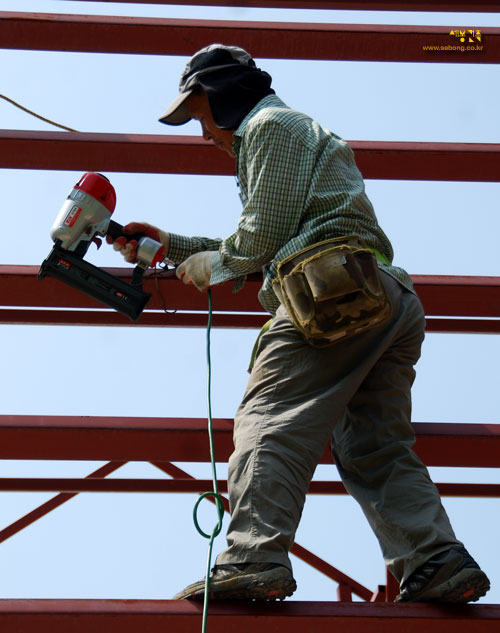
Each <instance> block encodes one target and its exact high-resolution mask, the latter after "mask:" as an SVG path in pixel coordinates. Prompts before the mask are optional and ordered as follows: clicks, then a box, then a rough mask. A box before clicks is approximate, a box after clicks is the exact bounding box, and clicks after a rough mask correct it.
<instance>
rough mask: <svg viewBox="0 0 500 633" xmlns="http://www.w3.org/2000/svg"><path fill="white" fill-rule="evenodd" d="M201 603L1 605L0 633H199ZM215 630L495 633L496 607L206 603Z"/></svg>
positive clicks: (498, 621)
mask: <svg viewBox="0 0 500 633" xmlns="http://www.w3.org/2000/svg"><path fill="white" fill-rule="evenodd" d="M202 609H203V604H202V603H200V602H196V601H191V600H0V629H1V631H2V633H19V632H20V631H22V633H45V631H47V632H48V631H50V633H88V632H89V631H95V633H109V632H110V631H120V633H144V631H147V632H148V633H165V631H175V633H198V632H199V630H200V623H201V615H202ZM208 626H209V627H210V630H213V631H238V633H255V630H256V628H258V629H260V630H262V631H272V632H273V633H299V632H303V631H314V633H331V631H356V633H373V632H374V631H384V633H401V632H402V631H404V633H421V631H422V630H425V631H426V633H443V631H453V633H498V630H499V626H500V606H499V605H491V604H484V605H483V604H481V605H465V606H461V605H451V606H445V605H433V604H411V603H408V604H390V603H383V602H372V603H359V602H300V601H288V602H286V601H285V602H283V603H277V604H276V603H259V602H246V601H232V602H219V601H217V602H211V603H210V609H209V616H208Z"/></svg>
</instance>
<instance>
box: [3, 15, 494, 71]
mask: <svg viewBox="0 0 500 633" xmlns="http://www.w3.org/2000/svg"><path fill="white" fill-rule="evenodd" d="M451 26H457V25H451ZM459 26H460V25H459ZM450 28H451V27H443V26H407V25H404V26H399V25H396V26H394V25H366V24H317V23H309V24H305V23H304V24H300V23H293V22H289V23H286V22H250V21H248V22H231V21H223V20H179V19H168V18H167V19H165V18H142V17H141V18H137V17H118V16H117V17H115V16H93V15H57V14H50V13H21V12H10V11H4V12H2V13H0V46H1V47H2V48H10V49H25V50H26V49H28V50H48V51H73V52H92V53H134V54H145V55H192V54H193V53H194V52H195V51H196V50H198V49H200V48H202V47H203V46H206V45H207V44H209V43H211V42H235V43H237V44H238V45H240V46H242V47H243V48H246V49H247V50H249V51H250V52H251V53H252V55H253V56H254V57H256V58H266V57H267V58H269V57H271V58H278V59H316V60H349V61H392V62H394V61H398V62H438V63H498V62H500V28H496V27H480V30H481V33H482V42H481V44H480V45H482V47H483V48H482V50H480V51H468V52H464V53H460V52H456V51H439V52H429V51H427V50H424V49H423V47H424V46H440V45H443V46H446V45H452V46H453V45H456V44H457V41H458V40H456V39H455V38H454V36H450V35H449V32H450ZM478 28H479V27H478Z"/></svg>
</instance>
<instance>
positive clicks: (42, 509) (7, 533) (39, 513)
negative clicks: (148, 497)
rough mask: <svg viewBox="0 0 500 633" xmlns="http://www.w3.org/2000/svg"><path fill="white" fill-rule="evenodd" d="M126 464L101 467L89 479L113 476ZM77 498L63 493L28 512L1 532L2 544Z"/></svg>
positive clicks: (109, 464)
mask: <svg viewBox="0 0 500 633" xmlns="http://www.w3.org/2000/svg"><path fill="white" fill-rule="evenodd" d="M124 463H125V462H109V463H108V464H104V466H101V467H100V468H98V469H97V470H95V471H94V472H93V473H91V474H90V475H89V476H88V477H89V478H91V477H92V478H96V477H106V476H107V475H109V474H111V473H112V472H114V471H115V470H118V468H120V467H121V466H123V465H124ZM75 496H76V493H61V494H59V495H57V496H56V497H53V498H52V499H49V500H48V501H46V502H45V503H42V505H41V506H38V508H35V509H34V510H32V511H31V512H28V514H25V515H24V516H23V517H21V518H20V519H18V520H17V521H14V523H12V524H11V525H9V526H7V527H6V528H4V529H3V530H0V543H3V542H4V541H6V540H7V539H8V538H10V537H11V536H14V534H17V533H18V532H20V531H21V530H23V529H24V528H25V527H28V525H31V524H32V523H34V522H35V521H38V519H40V518H41V517H43V516H45V515H46V514H48V513H49V512H52V510H55V509H56V508H58V507H59V506H61V505H62V504H63V503H66V501H69V500H70V499H72V498H73V497H75Z"/></svg>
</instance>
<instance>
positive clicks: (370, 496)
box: [114, 44, 489, 602]
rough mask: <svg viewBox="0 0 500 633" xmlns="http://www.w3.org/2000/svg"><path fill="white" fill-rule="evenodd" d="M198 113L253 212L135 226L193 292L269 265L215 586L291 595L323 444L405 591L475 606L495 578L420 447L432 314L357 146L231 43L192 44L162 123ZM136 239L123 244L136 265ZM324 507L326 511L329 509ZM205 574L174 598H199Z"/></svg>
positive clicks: (216, 590) (228, 593)
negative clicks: (420, 372)
mask: <svg viewBox="0 0 500 633" xmlns="http://www.w3.org/2000/svg"><path fill="white" fill-rule="evenodd" d="M191 119H196V120H198V121H200V123H201V127H202V131H203V137H204V139H206V140H208V141H212V142H213V143H214V144H215V145H216V146H217V147H218V148H219V149H221V150H223V151H225V152H227V153H228V154H230V155H231V156H233V157H234V159H235V161H236V172H237V178H238V182H239V188H240V197H241V201H242V204H243V211H242V214H241V217H240V219H239V222H238V225H237V227H236V230H235V231H234V233H232V234H231V235H230V236H229V237H227V238H225V239H209V238H200V237H193V238H189V237H185V236H180V235H175V234H172V233H167V232H164V231H161V230H160V229H157V228H156V227H153V226H150V225H148V224H146V223H131V224H130V225H128V227H126V231H128V232H129V233H133V232H137V231H139V232H142V233H144V234H146V235H150V236H151V237H153V238H155V239H157V240H159V241H161V242H162V243H163V244H164V245H165V247H166V253H167V257H168V260H169V261H170V262H173V263H174V264H176V265H178V267H177V276H178V277H179V278H180V279H182V281H183V282H184V283H192V284H194V286H196V288H197V289H198V290H200V291H202V290H205V289H206V288H208V287H209V286H211V285H215V284H220V283H223V282H226V281H230V280H233V284H234V289H235V290H238V289H239V288H241V286H242V285H243V283H244V278H245V275H247V274H248V273H253V272H256V271H261V270H262V271H263V285H262V288H261V290H260V292H259V300H260V302H261V304H262V306H263V307H264V308H265V309H266V310H268V311H269V312H270V313H271V314H272V315H273V319H272V321H271V325H270V327H269V328H268V329H267V331H265V332H263V333H262V334H261V336H260V338H259V339H258V342H257V345H256V349H255V359H254V365H253V369H252V372H251V375H250V379H249V383H248V387H247V390H246V392H245V395H244V398H243V401H242V403H241V405H240V407H239V409H238V412H237V414H236V416H235V422H234V447H235V448H234V453H233V454H232V456H231V458H230V460H229V476H228V487H229V495H230V504H231V514H232V516H231V521H230V524H229V528H228V533H227V549H226V550H225V551H224V552H222V553H221V554H220V555H219V556H218V557H217V560H216V564H215V566H214V568H213V570H212V573H211V576H210V591H211V596H212V597H213V598H220V599H257V600H273V599H283V598H285V597H286V596H290V595H292V593H293V592H294V590H295V588H296V583H295V580H294V578H293V575H292V568H291V563H290V560H289V555H288V553H289V550H290V548H291V546H292V544H293V541H294V536H295V532H296V529H297V526H298V523H299V520H300V516H301V512H302V508H303V504H304V500H305V494H306V492H307V489H308V485H309V482H310V480H311V478H312V476H313V473H314V470H315V468H316V465H317V464H318V462H319V460H320V458H321V456H322V453H323V451H324V448H325V445H326V444H327V443H328V442H331V450H332V453H333V456H334V458H335V463H336V465H337V468H338V470H339V473H340V475H341V477H342V481H343V482H344V485H345V487H346V489H347V491H348V492H349V493H350V494H351V495H352V496H353V497H354V498H355V499H356V500H357V501H358V502H359V504H360V505H361V508H362V509H363V512H364V513H365V515H366V517H367V519H368V521H369V523H370V525H371V527H372V529H373V531H374V532H375V534H376V536H377V538H378V541H379V543H380V547H381V549H382V553H383V556H384V559H385V562H386V565H387V566H388V568H389V569H390V571H391V572H392V574H393V575H394V576H395V578H396V579H397V580H398V581H399V582H400V593H399V595H398V596H397V598H396V601H400V602H422V601H440V602H469V601H476V600H477V599H478V598H480V597H481V596H483V595H484V594H485V593H486V592H487V591H488V589H489V581H488V578H487V576H486V575H485V574H484V572H483V571H481V569H480V568H479V566H478V565H477V563H476V562H475V561H474V560H473V558H472V557H471V556H470V555H469V554H468V552H467V550H466V549H465V548H464V546H463V545H462V543H461V542H460V541H458V540H457V538H456V536H455V534H454V532H453V529H452V527H451V525H450V522H449V519H448V517H447V515H446V513H445V510H444V509H443V507H442V504H441V501H440V497H439V494H438V492H437V490H436V487H435V486H434V484H433V483H432V481H431V479H430V477H429V474H428V472H427V469H426V468H425V466H424V465H423V464H422V463H421V461H420V460H419V459H418V458H417V456H416V455H415V453H414V452H413V450H412V445H413V444H414V440H415V436H414V432H413V429H412V426H411V422H410V414H411V397H410V389H411V386H412V383H413V380H414V376H415V371H414V365H415V363H416V362H417V360H418V358H419V356H420V347H421V344H422V341H423V338H424V325H425V321H424V313H423V310H422V307H421V304H420V301H419V299H418V297H417V296H416V294H415V292H414V290H413V286H412V282H411V279H410V276H409V275H408V274H407V273H406V272H405V271H404V270H402V269H401V268H398V267H396V266H393V264H392V259H393V251H392V247H391V244H390V242H389V240H388V238H387V237H386V235H385V234H384V232H383V231H382V229H381V228H380V226H379V225H378V222H377V219H376V217H375V213H374V211H373V207H372V205H371V203H370V201H369V200H368V198H367V196H366V194H365V189H364V183H363V179H362V176H361V174H360V172H359V171H358V169H357V167H356V164H355V161H354V157H353V152H352V151H351V149H350V148H349V146H348V145H347V143H346V142H345V141H343V140H342V139H340V138H339V137H338V136H336V135H335V134H333V133H332V132H330V131H328V130H327V129H325V128H323V127H321V126H320V125H318V124H317V123H316V122H314V121H313V120H312V119H311V118H310V117H308V116H306V115H305V114H302V113H300V112H297V111H295V110H293V109H291V108H289V107H288V106H287V105H285V104H284V103H283V101H281V99H279V98H278V96H276V94H275V93H274V90H273V89H272V88H271V77H270V76H269V75H268V74H267V73H266V72H264V71H261V70H260V69H259V68H257V66H256V64H255V62H254V60H253V59H252V58H251V56H250V55H249V54H248V53H247V52H246V51H244V50H243V49H241V48H239V47H237V46H225V45H222V44H213V45H211V46H208V47H206V48H204V49H202V50H200V51H198V52H197V53H196V54H195V55H193V57H192V58H191V59H190V60H189V62H188V64H187V66H186V68H185V70H184V72H183V73H182V76H181V80H180V86H179V94H178V96H177V98H176V99H175V100H174V101H173V103H172V104H171V105H170V107H169V108H168V109H167V110H166V112H165V113H164V115H163V116H162V117H161V118H160V121H161V122H162V123H166V124H169V125H182V124H184V123H186V122H187V121H189V120H191ZM136 247H137V242H135V241H133V240H132V241H126V240H125V239H124V238H121V239H119V240H117V241H116V242H115V244H114V248H115V249H116V250H120V251H121V252H122V254H123V255H124V256H125V258H126V260H127V261H134V260H135V255H136ZM324 520H327V519H326V518H325V517H324ZM203 595H204V581H203V580H201V581H199V582H197V583H194V584H193V585H190V586H189V587H187V588H186V589H184V590H183V591H181V592H180V593H179V594H178V595H177V596H176V598H179V599H180V598H188V599H202V598H203Z"/></svg>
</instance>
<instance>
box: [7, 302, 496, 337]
mask: <svg viewBox="0 0 500 633" xmlns="http://www.w3.org/2000/svg"><path fill="white" fill-rule="evenodd" d="M268 318H269V317H268V315H264V314H263V315H258V314H214V315H213V317H212V327H214V328H231V329H260V328H261V327H262V326H263V325H264V323H265V322H266V321H267V320H268ZM0 323H1V324H4V325H80V326H89V325H93V326H117V327H130V326H131V323H130V321H129V319H127V318H126V317H124V316H123V315H121V314H118V313H117V312H111V311H108V310H95V311H91V310H89V311H82V310H71V311H69V310H32V309H26V310H15V309H2V308H0ZM206 324H207V315H206V314H203V313H186V312H176V313H175V314H165V313H164V312H144V313H143V314H142V316H141V318H140V319H139V321H137V323H134V325H133V327H180V328H192V327H194V328H203V327H206ZM425 329H426V331H427V332H441V333H458V332H461V333H465V334H500V320H489V319H426V328H425Z"/></svg>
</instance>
